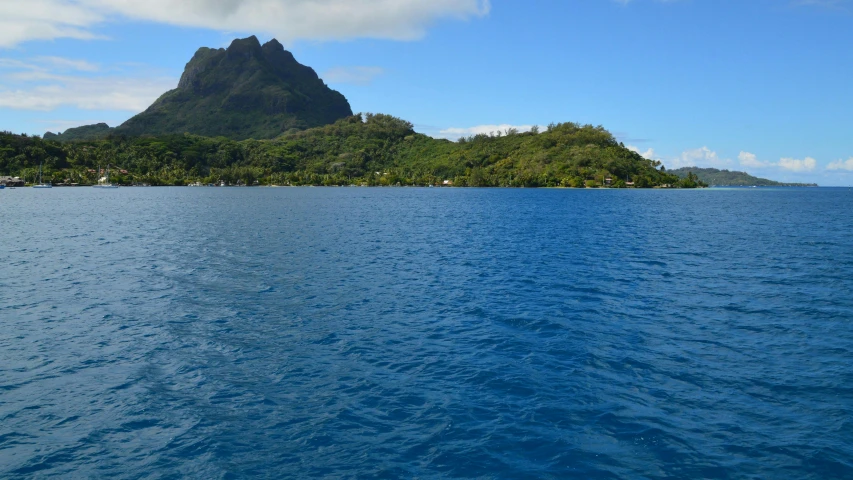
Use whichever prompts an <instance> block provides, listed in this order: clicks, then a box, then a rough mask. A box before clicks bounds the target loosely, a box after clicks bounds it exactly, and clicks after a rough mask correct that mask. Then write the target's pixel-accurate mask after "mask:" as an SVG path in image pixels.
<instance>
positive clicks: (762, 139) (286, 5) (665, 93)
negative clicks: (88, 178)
mask: <svg viewBox="0 0 853 480" xmlns="http://www.w3.org/2000/svg"><path fill="white" fill-rule="evenodd" d="M851 31H853V0H668V1H663V0H630V1H623V0H530V1H519V0H491V1H484V0H193V1H175V0H146V1H145V2H140V1H137V0H28V1H26V2H24V1H17V0H15V1H7V2H3V3H1V4H0V129H3V130H11V131H14V132H26V133H31V134H42V133H44V132H45V131H47V130H51V131H61V130H64V129H65V128H68V127H72V126H78V125H83V124H90V123H96V122H107V123H109V124H110V125H111V126H115V125H118V124H120V123H121V122H123V121H124V120H126V119H127V118H129V117H131V116H132V115H134V114H135V113H138V112H139V111H141V110H143V109H145V108H146V107H147V106H148V105H149V104H150V103H151V102H152V101H153V100H154V99H156V98H157V96H159V95H160V94H161V93H163V92H165V91H166V90H168V89H171V88H174V87H175V85H176V84H177V79H178V78H179V77H180V74H181V72H182V71H183V67H184V65H185V64H186V62H187V61H188V60H189V59H190V57H191V56H192V54H193V53H194V52H195V50H196V49H197V48H199V47H201V46H209V47H221V46H227V45H228V44H229V43H230V41H231V40H232V39H233V38H236V37H245V36H248V35H252V34H254V35H257V36H258V37H259V38H260V39H261V40H262V41H266V40H268V39H270V38H273V37H275V38H278V39H279V40H281V41H282V43H284V44H285V46H286V48H288V49H290V50H291V51H293V52H294V54H295V56H296V58H297V59H298V60H299V61H300V62H302V63H304V64H306V65H309V66H312V67H314V69H315V70H317V72H318V73H319V74H320V75H321V76H322V77H323V78H324V79H325V80H326V82H327V83H329V84H330V86H332V87H333V88H335V89H337V90H339V91H341V92H342V93H343V94H344V95H346V97H347V98H348V99H349V100H350V103H351V105H352V107H353V110H354V111H356V112H359V111H361V112H381V113H389V114H392V115H395V116H399V117H402V118H405V119H407V120H409V121H411V122H413V123H414V124H415V126H416V129H417V130H418V131H421V132H423V133H427V134H430V135H433V136H443V137H447V138H452V139H455V138H458V137H459V136H461V135H464V134H468V133H474V132H488V131H492V130H497V129H498V128H508V126H517V127H521V128H522V129H524V128H527V127H529V126H532V125H547V124H548V123H550V122H564V121H573V122H580V123H591V124H595V125H603V126H604V127H605V128H607V129H609V130H610V131H612V132H613V133H614V134H615V135H617V137H618V138H619V139H620V140H621V141H623V142H624V143H625V145H626V146H630V147H631V148H634V149H636V150H637V151H639V152H640V153H642V154H644V155H646V156H648V157H650V158H656V159H660V160H662V161H663V162H664V164H665V165H666V166H667V167H669V168H673V167H678V166H687V165H698V166H713V167H718V168H728V169H736V170H745V171H748V172H750V173H752V174H755V175H759V176H763V177H767V178H772V179H777V180H785V181H802V182H817V183H819V184H821V185H850V184H853V135H851V133H853V89H851V87H850V85H851V84H853V80H851V79H853V35H850V32H851Z"/></svg>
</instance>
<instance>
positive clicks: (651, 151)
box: [625, 145, 657, 160]
mask: <svg viewBox="0 0 853 480" xmlns="http://www.w3.org/2000/svg"><path fill="white" fill-rule="evenodd" d="M625 148H627V149H628V150H631V151H632V152H635V153H639V154H640V156H641V157H643V158H645V159H646V160H657V155H655V149H654V148H649V149H648V150H646V151H645V152H641V151H640V148H639V147H636V146H634V145H626V146H625Z"/></svg>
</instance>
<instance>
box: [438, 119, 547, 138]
mask: <svg viewBox="0 0 853 480" xmlns="http://www.w3.org/2000/svg"><path fill="white" fill-rule="evenodd" d="M533 127H538V128H539V129H540V130H543V131H544V130H545V129H546V127H542V126H539V125H510V124H507V123H504V124H501V125H477V126H475V127H466V128H457V127H451V128H446V129H444V130H440V131H439V132H438V134H434V135H432V136H433V137H436V138H447V139H450V140H457V139H459V138H460V137H467V136H470V135H496V134H497V133H498V132H500V133H501V134H503V133H506V132H507V131H508V130H510V129H515V130H518V131H519V133H524V132H529V131H531V130H533Z"/></svg>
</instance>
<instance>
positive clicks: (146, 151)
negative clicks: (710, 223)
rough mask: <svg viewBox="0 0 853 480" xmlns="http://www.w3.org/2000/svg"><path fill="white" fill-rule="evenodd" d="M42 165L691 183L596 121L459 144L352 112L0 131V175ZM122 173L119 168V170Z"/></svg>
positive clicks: (67, 175) (147, 175) (344, 177)
mask: <svg viewBox="0 0 853 480" xmlns="http://www.w3.org/2000/svg"><path fill="white" fill-rule="evenodd" d="M39 163H43V164H44V171H45V175H46V177H47V178H50V179H51V180H52V181H53V182H54V183H57V184H58V183H77V184H91V183H93V182H95V181H96V176H97V173H96V172H95V171H94V170H95V169H96V168H97V166H99V165H100V166H102V167H103V166H105V165H107V164H110V165H112V166H113V170H112V172H113V174H114V175H113V178H112V179H113V180H114V181H116V182H118V183H121V184H139V183H144V184H151V185H185V184H188V183H191V182H196V181H200V182H203V183H214V182H220V181H224V182H226V183H230V184H246V185H253V184H261V185H264V184H277V185H288V184H289V185H350V184H355V185H361V184H365V185H397V184H400V185H428V184H444V183H445V181H447V183H448V184H453V185H455V186H515V187H522V186H523V187H557V186H565V187H599V186H603V185H604V184H605V182H606V179H608V178H609V179H611V180H610V182H611V184H612V186H613V187H625V186H636V187H655V186H683V187H690V186H696V183H695V182H692V181H687V180H679V179H678V177H676V176H675V175H673V174H670V173H668V172H665V171H664V170H663V169H662V168H660V163H659V162H656V161H653V160H647V159H645V158H643V157H641V156H640V155H638V154H636V153H634V152H632V151H630V150H628V149H626V148H624V147H623V146H622V145H621V144H619V142H617V141H616V140H615V138H614V137H613V135H611V134H610V133H609V132H608V131H606V130H605V129H603V128H602V127H593V126H590V125H578V124H574V123H562V124H554V125H551V126H549V127H548V128H547V129H546V130H544V131H542V132H538V131H534V132H527V133H519V132H517V131H514V130H508V131H505V132H496V133H495V134H494V135H477V136H472V137H467V138H463V139H460V140H459V141H457V142H451V141H448V140H441V139H434V138H431V137H428V136H426V135H422V134H418V133H415V132H414V130H413V128H412V124H411V123H409V122H406V121H404V120H401V119H399V118H395V117H392V116H389V115H382V114H377V115H373V114H366V115H355V116H350V117H347V118H345V119H342V120H339V121H337V122H336V123H334V124H331V125H326V126H323V127H317V128H312V129H309V130H304V131H300V132H296V133H289V134H284V135H281V136H279V137H278V138H276V139H273V140H242V141H236V140H231V139H228V138H224V137H216V138H210V137H202V136H197V135H189V134H184V135H166V136H159V137H154V136H142V137H125V136H118V135H112V136H110V137H108V138H107V139H105V140H100V141H83V142H68V143H59V142H55V141H46V140H43V139H41V138H38V137H28V136H19V135H13V134H11V133H8V132H6V133H4V134H2V135H0V174H10V175H19V176H22V177H26V178H28V179H32V178H33V177H34V175H35V172H36V171H37V169H38V165H39ZM122 171H124V172H126V173H122Z"/></svg>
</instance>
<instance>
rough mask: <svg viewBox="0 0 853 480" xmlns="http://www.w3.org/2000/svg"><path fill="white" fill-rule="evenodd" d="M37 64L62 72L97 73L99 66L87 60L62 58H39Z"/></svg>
mask: <svg viewBox="0 0 853 480" xmlns="http://www.w3.org/2000/svg"><path fill="white" fill-rule="evenodd" d="M35 61H36V62H39V63H41V64H47V65H50V66H51V67H54V68H57V69H60V70H77V71H80V72H97V71H98V70H99V68H98V66H97V65H95V64H94V63H90V62H88V61H86V60H75V59H71V58H62V57H38V58H36V59H35Z"/></svg>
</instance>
